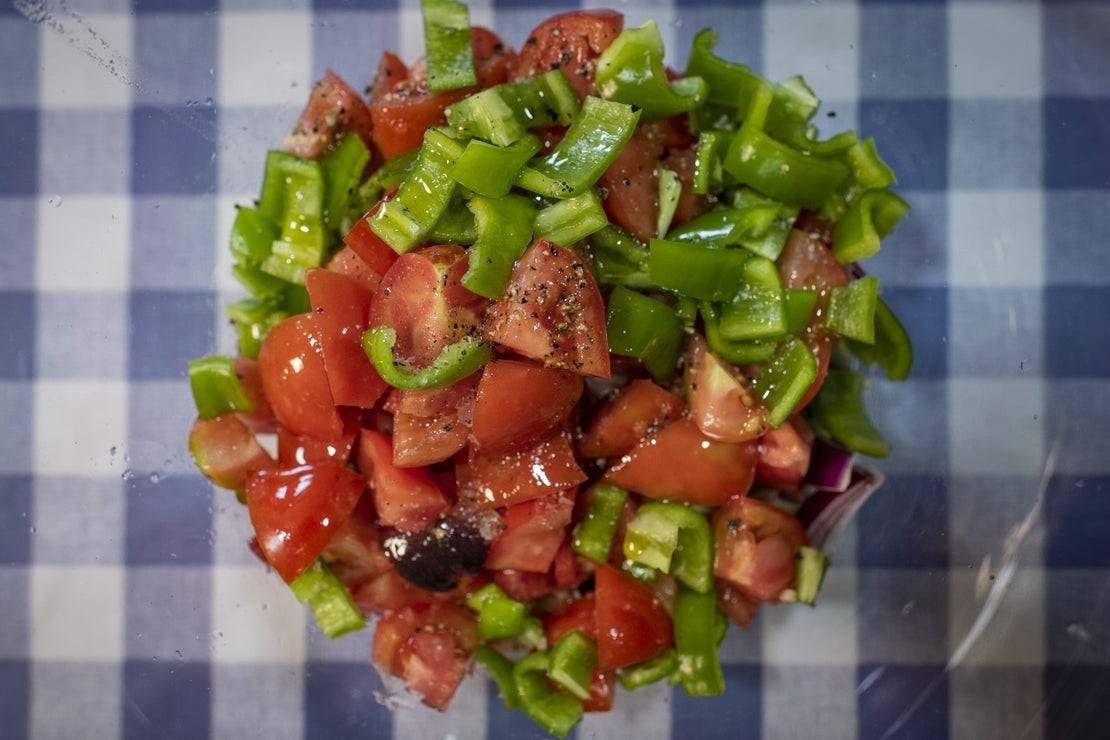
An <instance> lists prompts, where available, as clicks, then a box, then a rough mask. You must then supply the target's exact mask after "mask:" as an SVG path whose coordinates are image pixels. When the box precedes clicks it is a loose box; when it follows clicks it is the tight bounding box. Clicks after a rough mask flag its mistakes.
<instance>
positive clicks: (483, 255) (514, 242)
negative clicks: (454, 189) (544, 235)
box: [462, 195, 536, 300]
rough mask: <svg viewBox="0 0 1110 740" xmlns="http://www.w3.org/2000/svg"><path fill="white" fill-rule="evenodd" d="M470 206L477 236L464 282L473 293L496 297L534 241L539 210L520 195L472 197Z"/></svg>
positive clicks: (501, 291) (503, 288)
mask: <svg viewBox="0 0 1110 740" xmlns="http://www.w3.org/2000/svg"><path fill="white" fill-rule="evenodd" d="M467 207H468V208H469V209H470V212H471V213H473V214H474V221H475V223H476V225H477V229H478V238H477V240H476V241H475V242H474V246H473V247H472V248H471V250H470V255H469V267H468V268H467V271H466V274H465V275H463V277H462V284H463V286H464V287H465V288H466V289H467V290H469V291H471V292H472V293H477V294H478V295H481V296H485V297H486V298H490V299H492V300H497V299H499V298H500V297H501V295H502V294H503V293H504V292H505V287H506V286H507V285H508V284H509V278H510V276H511V275H512V272H513V263H514V262H516V261H517V260H518V259H520V256H521V255H522V254H524V250H526V249H527V248H528V244H529V243H530V242H531V241H532V223H533V221H534V220H535V218H536V209H535V208H533V207H532V204H531V202H529V201H528V199H527V198H522V197H520V196H519V195H506V196H504V197H501V198H484V197H482V196H480V195H479V196H475V197H473V198H471V199H470V202H469V203H468V204H467Z"/></svg>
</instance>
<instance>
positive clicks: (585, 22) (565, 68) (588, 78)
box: [513, 10, 624, 100]
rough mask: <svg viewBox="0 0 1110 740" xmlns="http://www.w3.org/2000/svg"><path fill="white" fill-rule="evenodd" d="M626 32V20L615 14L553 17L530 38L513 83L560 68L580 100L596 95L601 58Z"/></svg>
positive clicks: (578, 13) (598, 12) (595, 12)
mask: <svg viewBox="0 0 1110 740" xmlns="http://www.w3.org/2000/svg"><path fill="white" fill-rule="evenodd" d="M623 28H624V16H623V15H621V14H620V13H617V12H616V11H613V10H591V11H580V10H576V11H571V12H569V13H561V14H560V15H555V16H552V17H550V18H548V19H547V20H545V21H544V22H543V23H541V24H540V25H538V26H536V28H535V29H533V31H532V33H530V34H528V40H527V41H525V43H524V46H523V47H522V48H521V51H520V62H519V63H518V64H517V67H516V70H515V71H514V72H513V79H519V78H521V77H531V76H532V75H537V74H542V73H544V72H547V71H548V70H551V69H556V68H558V69H559V70H560V71H561V72H562V73H563V75H564V76H566V78H567V81H568V82H569V83H570V86H571V87H572V88H574V91H575V93H577V94H578V98H579V100H581V99H583V98H585V97H586V96H587V95H596V94H597V86H596V85H595V84H594V76H595V71H596V67H597V58H598V57H599V56H601V53H602V52H603V51H605V50H606V49H607V48H609V44H611V43H613V40H614V39H615V38H616V37H617V36H619V35H620V32H621V30H622V29H623Z"/></svg>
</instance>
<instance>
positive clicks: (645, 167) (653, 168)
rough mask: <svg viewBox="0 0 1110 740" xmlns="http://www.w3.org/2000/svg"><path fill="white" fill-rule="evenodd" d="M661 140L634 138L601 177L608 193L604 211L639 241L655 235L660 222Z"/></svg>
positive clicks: (600, 181)
mask: <svg viewBox="0 0 1110 740" xmlns="http://www.w3.org/2000/svg"><path fill="white" fill-rule="evenodd" d="M662 153H663V145H662V144H660V143H659V142H658V141H655V140H652V139H647V138H644V137H643V136H634V137H632V139H630V140H629V142H628V144H627V145H626V146H625V147H624V149H622V150H621V153H620V154H619V155H618V156H617V158H616V159H615V160H614V161H613V164H611V165H609V169H607V170H606V171H605V174H603V175H602V176H601V179H600V180H599V184H600V185H601V187H602V189H603V191H604V193H605V201H604V205H605V212H606V213H607V214H608V215H609V220H610V221H613V222H614V223H616V224H617V225H618V226H620V227H621V228H623V229H624V230H625V231H628V232H629V233H631V234H633V235H634V236H635V237H636V238H637V239H639V240H640V241H642V242H646V241H647V240H648V239H651V238H652V237H653V236H655V227H656V222H657V221H658V219H659V156H660V155H661V154H662Z"/></svg>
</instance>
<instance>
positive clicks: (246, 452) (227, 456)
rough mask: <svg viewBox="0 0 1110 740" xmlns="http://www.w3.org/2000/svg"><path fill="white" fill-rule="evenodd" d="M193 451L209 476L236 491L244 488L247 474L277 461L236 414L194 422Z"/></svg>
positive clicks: (191, 439)
mask: <svg viewBox="0 0 1110 740" xmlns="http://www.w3.org/2000/svg"><path fill="white" fill-rule="evenodd" d="M189 453H190V454H191V455H192V456H193V460H194V461H195V462H196V464H197V467H198V468H200V470H201V472H202V473H204V474H205V475H206V476H207V477H208V479H209V480H211V481H212V482H213V483H215V484H216V485H217V486H220V487H221V488H230V489H231V490H233V491H241V490H243V485H244V483H245V482H246V479H247V476H248V475H250V474H251V473H253V472H254V471H256V470H264V469H267V468H271V467H273V465H274V460H273V458H271V457H270V453H268V452H266V450H265V449H263V447H262V445H260V444H258V440H257V439H256V438H255V436H254V432H253V431H251V429H250V428H249V427H248V426H247V425H246V424H245V423H243V421H242V420H241V419H240V418H239V417H238V416H237V415H236V414H224V415H223V416H217V417H216V418H215V419H209V420H207V421H205V420H204V419H197V420H196V421H195V422H193V428H192V430H190V432H189Z"/></svg>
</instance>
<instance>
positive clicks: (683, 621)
mask: <svg viewBox="0 0 1110 740" xmlns="http://www.w3.org/2000/svg"><path fill="white" fill-rule="evenodd" d="M721 621H722V620H721V617H720V612H719V611H718V610H717V594H716V593H715V592H714V591H713V589H710V590H709V591H707V592H705V593H699V592H697V591H693V590H691V589H688V588H685V587H682V586H680V587H679V589H678V596H677V597H675V603H674V646H675V652H676V653H677V655H678V669H677V671H676V672H675V679H676V680H677V682H678V683H681V684H682V688H683V689H685V691H686V694H687V696H717V695H718V694H723V693H724V691H725V677H724V673H723V672H722V671H721V661H720V658H719V657H718V656H717V631H718V629H719V624H720V622H721Z"/></svg>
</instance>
